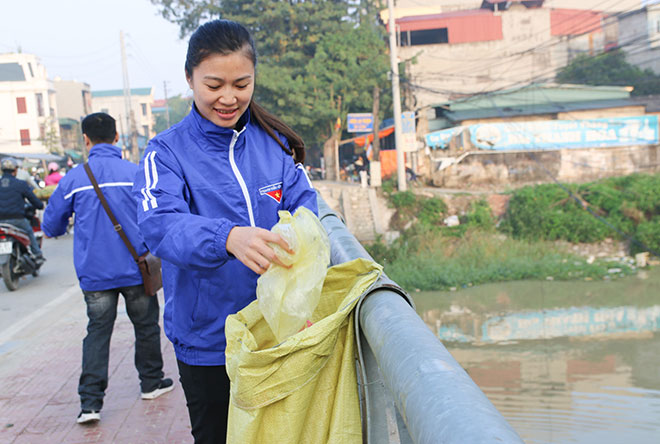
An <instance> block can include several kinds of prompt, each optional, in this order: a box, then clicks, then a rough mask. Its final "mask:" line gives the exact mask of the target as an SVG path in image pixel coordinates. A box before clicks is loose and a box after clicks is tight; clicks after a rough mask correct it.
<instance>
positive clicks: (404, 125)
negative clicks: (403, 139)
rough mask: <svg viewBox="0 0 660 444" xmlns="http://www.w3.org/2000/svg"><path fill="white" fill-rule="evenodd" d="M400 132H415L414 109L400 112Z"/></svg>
mask: <svg viewBox="0 0 660 444" xmlns="http://www.w3.org/2000/svg"><path fill="white" fill-rule="evenodd" d="M401 132H402V133H403V134H410V133H412V134H415V111H404V112H402V113H401Z"/></svg>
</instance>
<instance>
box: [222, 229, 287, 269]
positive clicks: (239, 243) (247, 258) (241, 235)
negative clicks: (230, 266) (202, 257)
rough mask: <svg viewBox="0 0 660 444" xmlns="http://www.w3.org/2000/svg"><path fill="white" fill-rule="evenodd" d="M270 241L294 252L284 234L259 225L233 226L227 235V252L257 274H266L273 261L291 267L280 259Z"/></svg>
mask: <svg viewBox="0 0 660 444" xmlns="http://www.w3.org/2000/svg"><path fill="white" fill-rule="evenodd" d="M269 243H273V244H277V245H279V246H280V247H282V248H283V249H284V250H285V251H287V252H289V253H290V254H293V253H294V252H293V251H292V250H291V249H290V248H289V244H287V242H286V241H285V240H284V238H283V237H282V236H280V235H279V234H277V233H273V232H272V231H269V230H265V229H263V228H258V227H234V228H232V229H231V231H230V232H229V235H228V236H227V245H226V247H227V252H229V253H231V254H233V255H234V256H235V257H236V259H238V260H239V261H241V262H242V263H243V264H244V265H245V266H246V267H248V268H249V269H250V270H252V271H254V272H255V273H257V274H264V273H265V272H266V270H268V267H270V264H271V263H275V264H277V265H280V266H282V267H284V268H290V267H287V266H286V265H284V264H283V263H282V262H281V261H280V260H279V258H278V257H277V255H276V254H275V251H274V250H273V249H272V248H271V247H270V246H269V245H268V244H269Z"/></svg>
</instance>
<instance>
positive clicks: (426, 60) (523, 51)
mask: <svg viewBox="0 0 660 444" xmlns="http://www.w3.org/2000/svg"><path fill="white" fill-rule="evenodd" d="M550 14H551V11H550V9H548V8H537V9H534V8H532V9H527V8H525V7H523V6H522V5H513V6H512V7H511V8H510V9H509V10H508V11H503V12H501V13H499V15H500V16H501V18H502V35H503V38H502V40H496V41H487V42H477V43H460V44H435V45H420V46H403V47H401V46H400V47H399V48H398V52H399V58H400V60H411V59H413V58H414V59H415V61H416V62H415V63H414V64H413V63H408V64H407V65H406V71H407V72H406V74H407V75H408V76H409V78H410V80H411V83H412V84H413V85H423V86H424V88H423V89H421V88H418V89H415V90H414V97H415V99H414V101H413V102H414V103H407V105H408V106H409V107H412V108H414V109H420V108H422V107H424V106H428V105H431V104H436V103H441V102H445V101H447V100H449V99H450V98H453V97H457V96H460V95H464V94H475V93H481V92H483V91H493V90H498V89H507V88H511V87H514V86H518V85H521V84H528V83H530V82H532V81H542V80H545V79H548V78H551V77H553V76H554V73H556V71H557V70H558V69H560V68H562V67H563V66H565V65H566V64H567V63H568V62H569V61H570V59H571V58H572V57H574V56H576V55H577V54H580V53H584V52H588V51H590V50H592V51H598V50H600V49H602V48H603V47H604V45H605V43H606V40H608V39H611V38H612V37H611V36H607V37H606V32H605V31H604V30H599V31H596V32H592V33H589V34H585V35H581V36H571V37H570V38H566V37H563V36H559V37H558V36H553V35H551V22H550ZM615 33H616V32H615ZM610 34H611V32H610ZM404 96H405V94H404Z"/></svg>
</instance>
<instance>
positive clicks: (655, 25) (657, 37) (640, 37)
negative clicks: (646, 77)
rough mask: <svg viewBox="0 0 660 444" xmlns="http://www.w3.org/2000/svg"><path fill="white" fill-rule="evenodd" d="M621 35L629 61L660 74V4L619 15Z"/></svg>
mask: <svg viewBox="0 0 660 444" xmlns="http://www.w3.org/2000/svg"><path fill="white" fill-rule="evenodd" d="M619 35H620V36H621V41H622V42H627V43H628V44H627V45H626V46H625V47H624V50H625V52H626V61H627V62H628V63H631V64H633V65H636V66H638V67H640V68H641V69H651V70H652V71H653V72H655V73H656V74H660V4H649V5H647V6H645V7H643V8H641V9H638V10H635V11H632V12H629V13H626V14H623V15H621V16H619Z"/></svg>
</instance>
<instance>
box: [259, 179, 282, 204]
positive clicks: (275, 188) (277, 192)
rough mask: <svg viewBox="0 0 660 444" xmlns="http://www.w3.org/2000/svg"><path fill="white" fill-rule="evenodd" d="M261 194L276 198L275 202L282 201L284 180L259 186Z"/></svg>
mask: <svg viewBox="0 0 660 444" xmlns="http://www.w3.org/2000/svg"><path fill="white" fill-rule="evenodd" d="M259 194H260V195H262V196H264V195H266V196H268V197H270V198H272V199H273V200H275V202H277V203H280V201H281V200H282V182H277V183H274V184H272V185H266V186H265V187H261V188H259Z"/></svg>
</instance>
